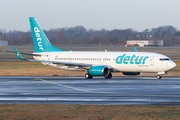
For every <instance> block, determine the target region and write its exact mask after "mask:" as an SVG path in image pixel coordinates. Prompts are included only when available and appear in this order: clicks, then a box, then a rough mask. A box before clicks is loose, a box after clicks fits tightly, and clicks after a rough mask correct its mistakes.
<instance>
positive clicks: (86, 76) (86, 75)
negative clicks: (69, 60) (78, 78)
mask: <svg viewBox="0 0 180 120" xmlns="http://www.w3.org/2000/svg"><path fill="white" fill-rule="evenodd" d="M85 78H86V79H92V78H93V76H91V75H90V74H89V73H86V74H85Z"/></svg>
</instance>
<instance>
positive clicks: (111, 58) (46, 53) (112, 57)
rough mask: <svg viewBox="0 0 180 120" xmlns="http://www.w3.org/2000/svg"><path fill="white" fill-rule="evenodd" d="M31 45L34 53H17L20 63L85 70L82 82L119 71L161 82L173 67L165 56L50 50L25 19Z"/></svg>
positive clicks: (31, 19)
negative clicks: (151, 75)
mask: <svg viewBox="0 0 180 120" xmlns="http://www.w3.org/2000/svg"><path fill="white" fill-rule="evenodd" d="M29 22H30V26H31V32H32V37H33V43H34V49H35V52H34V53H32V54H31V53H19V52H18V50H17V49H16V48H15V47H14V50H15V52H16V54H17V56H18V58H19V59H21V60H28V61H35V62H41V63H42V64H44V65H49V66H52V67H55V68H59V69H63V70H75V71H87V73H86V74H85V78H86V79H92V78H93V76H104V77H105V78H106V79H110V78H112V73H116V72H122V73H123V74H124V75H141V73H157V78H158V79H161V78H162V75H163V74H166V73H167V72H168V71H170V70H172V69H173V68H175V67H176V64H175V63H174V62H173V61H172V60H171V59H170V58H168V57H167V56H165V55H162V54H158V53H150V52H137V51H136V48H134V52H107V51H105V52H86V51H64V50H62V49H59V48H57V47H54V46H53V45H52V44H51V43H50V42H49V40H48V38H47V37H46V35H45V34H44V32H43V30H42V29H41V27H40V26H39V24H38V23H37V21H36V19H35V17H29ZM21 54H28V55H32V56H33V58H34V59H24V58H23V57H22V56H21Z"/></svg>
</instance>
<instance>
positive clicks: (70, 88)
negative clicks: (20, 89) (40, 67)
mask: <svg viewBox="0 0 180 120" xmlns="http://www.w3.org/2000/svg"><path fill="white" fill-rule="evenodd" d="M35 80H41V81H44V82H48V83H51V84H55V85H58V86H61V87H66V88H70V89H74V90H77V91H82V92H88V93H110V92H94V91H89V90H82V89H78V88H75V87H70V86H67V85H63V84H58V83H54V82H50V81H47V80H44V79H41V78H36V79H35ZM111 94H113V93H111ZM121 94H124V93H121Z"/></svg>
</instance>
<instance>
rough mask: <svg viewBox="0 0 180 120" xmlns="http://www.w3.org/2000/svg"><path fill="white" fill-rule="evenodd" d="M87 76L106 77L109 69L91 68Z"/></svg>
mask: <svg viewBox="0 0 180 120" xmlns="http://www.w3.org/2000/svg"><path fill="white" fill-rule="evenodd" d="M89 74H90V75H91V76H107V75H108V74H109V69H108V68H107V67H106V66H92V67H91V68H90V69H89Z"/></svg>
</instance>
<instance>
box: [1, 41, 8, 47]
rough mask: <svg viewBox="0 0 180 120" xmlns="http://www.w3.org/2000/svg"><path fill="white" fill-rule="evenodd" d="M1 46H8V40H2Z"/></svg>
mask: <svg viewBox="0 0 180 120" xmlns="http://www.w3.org/2000/svg"><path fill="white" fill-rule="evenodd" d="M0 46H8V41H5V40H0Z"/></svg>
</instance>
